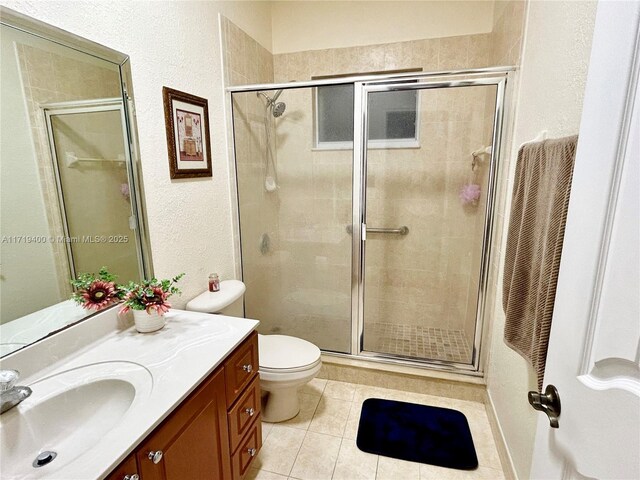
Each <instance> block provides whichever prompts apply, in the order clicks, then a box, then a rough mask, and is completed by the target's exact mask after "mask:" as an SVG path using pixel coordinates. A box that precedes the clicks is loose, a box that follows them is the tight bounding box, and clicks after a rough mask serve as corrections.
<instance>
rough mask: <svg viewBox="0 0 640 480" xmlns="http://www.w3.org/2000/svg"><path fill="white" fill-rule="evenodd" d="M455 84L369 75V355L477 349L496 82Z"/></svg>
mask: <svg viewBox="0 0 640 480" xmlns="http://www.w3.org/2000/svg"><path fill="white" fill-rule="evenodd" d="M457 85H461V83H460V82H457V84H456V86H453V84H446V83H439V84H438V85H437V86H434V85H433V84H432V85H429V84H425V85H423V86H421V85H419V84H417V83H413V84H411V83H408V84H403V85H399V86H398V85H394V86H386V87H384V86H382V87H379V86H376V87H366V86H365V87H364V88H365V90H364V91H365V92H366V94H365V97H364V99H363V102H366V107H367V108H366V119H367V129H366V131H367V135H366V137H365V138H366V143H365V152H364V154H365V155H364V158H365V161H364V175H363V179H364V183H365V185H366V189H365V195H364V207H363V208H364V221H365V224H366V234H365V233H364V232H363V236H365V235H366V238H365V239H364V241H363V243H362V244H363V247H362V248H363V250H364V253H363V256H362V262H363V269H364V291H363V294H362V295H363V297H364V298H363V308H362V310H363V312H362V314H361V315H362V316H361V327H360V328H362V331H361V342H362V344H361V348H362V354H364V355H371V356H387V357H403V358H409V359H411V360H420V361H422V360H424V361H430V362H433V361H435V362H443V363H455V364H463V365H471V364H472V363H473V361H474V341H475V336H476V318H477V312H478V308H479V307H478V305H479V302H478V299H479V292H480V289H481V278H482V275H481V274H482V269H483V262H484V238H485V230H486V225H487V218H486V210H487V208H486V207H487V203H488V200H489V195H488V192H489V188H490V178H491V175H492V173H493V170H492V168H491V167H492V157H491V153H490V152H491V145H492V143H493V138H494V120H495V118H496V96H497V92H498V86H497V83H496V82H493V83H489V82H486V83H482V81H479V83H478V81H476V83H474V82H472V81H470V82H468V84H467V83H465V82H463V83H462V85H464V86H457ZM474 152H475V153H474Z"/></svg>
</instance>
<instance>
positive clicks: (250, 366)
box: [242, 363, 253, 373]
mask: <svg viewBox="0 0 640 480" xmlns="http://www.w3.org/2000/svg"><path fill="white" fill-rule="evenodd" d="M242 369H243V370H244V371H245V372H247V373H251V372H253V365H251V364H250V363H249V364H247V365H243V366H242Z"/></svg>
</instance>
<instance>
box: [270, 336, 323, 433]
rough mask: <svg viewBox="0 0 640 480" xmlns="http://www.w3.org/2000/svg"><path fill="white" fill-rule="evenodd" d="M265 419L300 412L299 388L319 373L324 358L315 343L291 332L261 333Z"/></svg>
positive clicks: (294, 414) (285, 418)
mask: <svg viewBox="0 0 640 480" xmlns="http://www.w3.org/2000/svg"><path fill="white" fill-rule="evenodd" d="M258 353H259V357H260V387H261V388H262V391H263V394H264V395H263V402H262V419H263V420H264V421H265V422H283V421H285V420H289V419H290V418H293V417H295V416H296V415H297V414H298V412H299V411H300V403H299V401H298V389H299V388H300V387H302V386H303V385H305V384H306V383H308V382H309V381H311V380H312V379H313V378H315V376H316V375H318V372H319V371H320V367H321V366H322V360H321V359H320V349H319V348H318V347H316V346H315V345H314V344H313V343H311V342H307V341H306V340H303V339H301V338H297V337H290V336H287V335H258Z"/></svg>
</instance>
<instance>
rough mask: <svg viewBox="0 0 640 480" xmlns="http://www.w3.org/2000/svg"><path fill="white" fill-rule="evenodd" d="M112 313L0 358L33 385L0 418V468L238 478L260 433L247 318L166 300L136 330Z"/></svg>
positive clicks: (254, 342)
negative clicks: (152, 322) (149, 324)
mask: <svg viewBox="0 0 640 480" xmlns="http://www.w3.org/2000/svg"><path fill="white" fill-rule="evenodd" d="M116 311H117V307H116V308H111V309H108V310H107V311H104V312H101V313H99V314H97V315H95V316H93V317H91V318H89V319H87V320H85V321H84V322H81V323H80V324H78V325H75V326H73V327H71V328H68V329H66V330H63V331H61V332H59V333H57V334H54V335H52V336H50V337H48V338H46V339H44V340H41V341H40V342H38V343H35V344H33V345H31V346H29V347H26V348H24V349H22V350H20V351H18V352H15V353H13V354H11V355H8V356H6V357H4V358H2V359H1V360H0V368H2V369H14V370H18V371H20V372H21V378H20V379H19V380H18V382H17V384H18V385H25V386H29V387H30V388H31V389H32V391H33V393H32V394H31V396H30V397H28V398H27V399H25V400H24V401H22V403H20V404H18V405H17V406H16V407H14V408H13V409H11V410H9V411H7V412H5V413H4V414H2V417H1V418H0V420H1V421H0V434H1V436H2V440H3V441H2V444H1V445H0V456H1V457H2V464H0V477H2V478H12V479H18V478H49V479H59V478H78V479H79V478H87V479H88V478H107V479H109V480H112V479H113V480H115V479H117V480H125V479H126V480H135V479H136V478H139V479H145V480H153V479H178V478H180V479H182V478H197V479H203V480H204V479H211V480H227V479H228V480H239V479H242V478H244V477H245V476H246V474H247V472H248V471H249V469H250V467H251V464H252V462H253V460H254V458H255V456H256V455H257V453H258V451H259V450H260V447H261V442H262V433H261V421H260V419H261V405H260V383H259V377H258V365H259V362H258V336H257V334H256V333H255V328H256V326H257V325H258V322H257V321H256V320H249V319H244V318H234V317H227V316H224V315H209V314H204V313H197V312H184V311H180V310H172V311H170V312H169V313H167V324H166V326H165V327H164V328H163V329H162V330H159V331H157V332H154V333H150V334H141V333H138V332H136V330H135V329H134V328H133V326H130V322H129V323H125V324H123V319H122V318H119V317H118V316H117V314H116ZM43 452H54V453H55V457H54V458H53V460H51V461H50V463H48V464H45V465H44V466H42V467H35V466H34V465H33V463H34V461H35V460H36V457H38V456H39V455H40V454H42V453H43ZM136 475H137V476H138V477H136Z"/></svg>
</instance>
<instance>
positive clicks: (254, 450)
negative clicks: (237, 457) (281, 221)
mask: <svg viewBox="0 0 640 480" xmlns="http://www.w3.org/2000/svg"><path fill="white" fill-rule="evenodd" d="M247 453H248V454H249V456H250V457H255V456H256V453H258V450H256V449H255V448H248V449H247Z"/></svg>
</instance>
